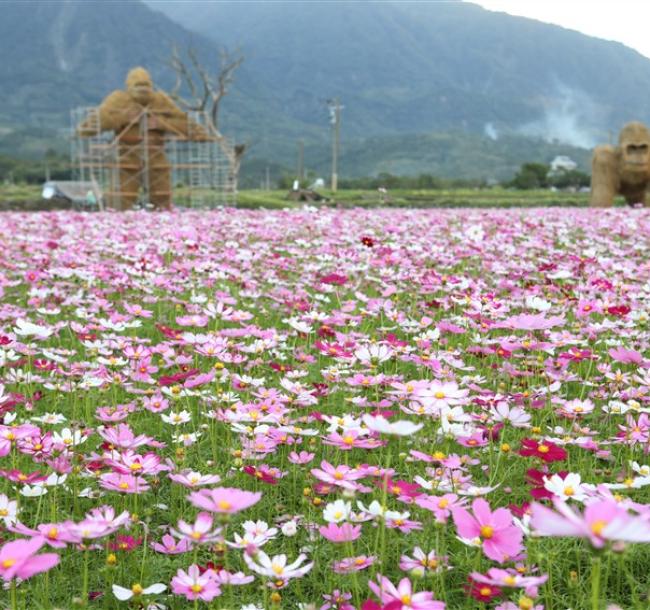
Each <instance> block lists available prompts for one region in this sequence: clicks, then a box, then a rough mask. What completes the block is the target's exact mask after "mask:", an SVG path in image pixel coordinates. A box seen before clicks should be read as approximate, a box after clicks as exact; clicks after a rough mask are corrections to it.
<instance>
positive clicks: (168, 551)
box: [151, 534, 192, 555]
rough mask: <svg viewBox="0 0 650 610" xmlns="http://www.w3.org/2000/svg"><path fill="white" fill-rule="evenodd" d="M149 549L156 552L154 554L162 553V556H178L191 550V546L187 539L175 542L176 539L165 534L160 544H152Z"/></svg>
mask: <svg viewBox="0 0 650 610" xmlns="http://www.w3.org/2000/svg"><path fill="white" fill-rule="evenodd" d="M151 548H152V549H153V550H154V551H156V553H163V554H164V555H179V554H181V553H187V551H189V550H191V549H192V545H191V544H190V541H189V540H188V539H187V538H183V539H182V540H180V541H179V542H176V538H174V537H173V536H170V535H169V534H165V535H164V536H163V537H162V542H152V543H151Z"/></svg>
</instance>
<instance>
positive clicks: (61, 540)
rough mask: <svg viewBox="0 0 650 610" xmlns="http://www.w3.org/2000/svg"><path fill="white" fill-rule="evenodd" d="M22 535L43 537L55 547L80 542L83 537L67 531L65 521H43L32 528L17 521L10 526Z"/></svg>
mask: <svg viewBox="0 0 650 610" xmlns="http://www.w3.org/2000/svg"><path fill="white" fill-rule="evenodd" d="M8 529H9V530H11V531H12V532H16V533H17V534H20V535H21V536H35V537H39V536H40V537H41V538H42V539H43V541H44V542H45V543H46V544H47V545H49V546H51V547H52V548H54V549H63V548H65V547H66V546H67V545H68V544H69V543H77V542H80V541H81V539H80V538H78V537H77V536H74V535H72V534H70V533H69V532H68V531H67V528H66V524H65V523H41V524H39V525H37V526H36V528H35V529H31V528H29V527H27V526H26V525H23V524H22V523H20V522H19V523H16V525H11V526H9V528H8Z"/></svg>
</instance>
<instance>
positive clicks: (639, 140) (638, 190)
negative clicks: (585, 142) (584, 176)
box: [591, 122, 650, 208]
mask: <svg viewBox="0 0 650 610" xmlns="http://www.w3.org/2000/svg"><path fill="white" fill-rule="evenodd" d="M648 186H650V132H649V131H648V129H647V127H646V126H645V125H643V123H637V122H634V123H627V125H625V126H624V127H623V129H621V133H620V135H619V139H618V146H609V145H603V146H597V147H596V149H595V150H594V156H593V159H592V164H591V205H592V206H593V207H602V208H608V207H611V206H612V204H613V203H614V197H615V196H616V195H622V196H623V197H625V201H626V202H627V203H628V205H632V204H635V203H643V204H645V201H646V189H647V188H648Z"/></svg>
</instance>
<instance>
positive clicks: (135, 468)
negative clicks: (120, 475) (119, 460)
mask: <svg viewBox="0 0 650 610" xmlns="http://www.w3.org/2000/svg"><path fill="white" fill-rule="evenodd" d="M129 468H130V469H131V470H133V471H135V470H142V464H138V463H137V462H136V463H134V464H131V465H130V466H129Z"/></svg>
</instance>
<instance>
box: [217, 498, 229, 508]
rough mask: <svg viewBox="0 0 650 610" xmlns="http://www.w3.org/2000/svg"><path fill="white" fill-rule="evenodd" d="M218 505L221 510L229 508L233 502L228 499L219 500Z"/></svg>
mask: <svg viewBox="0 0 650 610" xmlns="http://www.w3.org/2000/svg"><path fill="white" fill-rule="evenodd" d="M217 506H218V507H219V508H220V509H221V510H228V509H229V508H231V507H232V504H231V503H230V502H228V501H227V500H219V502H217Z"/></svg>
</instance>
